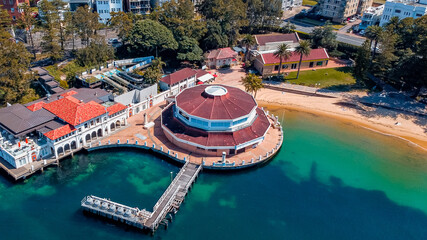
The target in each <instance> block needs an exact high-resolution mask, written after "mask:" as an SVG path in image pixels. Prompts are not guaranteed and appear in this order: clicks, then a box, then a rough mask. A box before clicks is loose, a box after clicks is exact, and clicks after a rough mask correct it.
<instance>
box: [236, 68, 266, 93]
mask: <svg viewBox="0 0 427 240" xmlns="http://www.w3.org/2000/svg"><path fill="white" fill-rule="evenodd" d="M240 83H242V84H243V86H244V87H245V91H246V92H251V93H253V94H254V98H256V94H257V92H258V91H259V90H260V89H261V88H263V87H264V85H263V84H262V79H261V78H260V77H258V76H257V75H255V74H253V73H250V74H248V75H246V76H245V77H242V79H241V80H240Z"/></svg>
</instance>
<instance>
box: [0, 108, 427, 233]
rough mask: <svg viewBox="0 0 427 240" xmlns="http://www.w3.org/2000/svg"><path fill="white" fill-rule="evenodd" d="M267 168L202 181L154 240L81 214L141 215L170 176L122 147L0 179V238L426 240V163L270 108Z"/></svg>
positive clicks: (374, 138)
mask: <svg viewBox="0 0 427 240" xmlns="http://www.w3.org/2000/svg"><path fill="white" fill-rule="evenodd" d="M270 110H272V111H274V112H275V113H276V115H278V116H280V117H282V118H284V125H285V141H284V146H283V147H282V149H281V150H280V152H279V153H278V155H277V156H276V157H275V158H274V159H273V160H272V161H271V162H269V163H268V164H266V165H264V166H262V167H258V168H253V169H249V170H244V171H239V172H229V173H213V172H203V173H202V174H201V175H200V177H199V179H198V181H197V182H196V183H195V185H194V188H193V189H192V191H191V192H190V193H189V195H188V196H187V198H186V201H185V203H184V204H183V205H182V207H181V210H180V211H179V212H178V214H177V215H176V217H175V219H174V222H173V223H172V224H170V225H169V228H168V230H166V231H165V230H164V229H162V228H160V229H159V230H158V231H157V232H156V234H155V236H154V237H152V236H149V235H144V234H141V233H140V232H138V231H135V230H133V229H129V228H126V227H124V226H118V225H115V224H111V223H107V222H105V221H103V220H100V219H98V218H94V217H91V216H86V215H84V214H83V213H82V211H81V210H80V200H81V199H82V198H83V197H84V196H85V195H88V194H94V195H97V196H100V197H107V198H110V199H111V200H113V201H117V202H120V203H124V204H127V205H130V206H136V207H139V208H147V209H148V210H151V208H152V206H153V205H154V204H155V202H156V201H157V199H158V198H159V197H160V196H161V194H162V193H163V190H165V189H166V187H167V186H168V184H169V182H170V172H174V173H176V172H178V171H179V167H177V166H175V165H173V164H171V163H169V162H166V161H162V160H161V159H159V158H158V157H156V156H152V155H150V154H148V153H144V152H140V151H136V150H129V149H125V150H122V151H119V150H110V151H108V152H105V151H104V152H95V153H91V154H78V155H76V156H74V157H73V158H72V159H66V160H64V161H62V162H61V167H60V168H49V169H47V170H46V171H45V172H44V173H42V174H39V175H36V176H33V177H31V178H30V179H28V180H26V181H25V182H23V183H18V184H13V183H11V182H9V181H8V180H6V179H5V178H4V177H0V203H1V204H0V239H43V240H47V239H81V240H82V239H135V238H141V239H149V238H150V239H151V238H154V239H200V238H202V239H427V161H426V160H427V155H426V153H425V152H421V151H419V150H417V149H416V148H415V147H413V146H411V145H410V144H408V143H407V142H404V141H401V140H398V139H395V138H391V137H386V136H382V135H379V134H376V133H372V132H370V131H368V130H365V129H363V128H359V127H355V126H352V125H349V124H345V123H342V122H339V121H335V120H332V119H328V118H324V117H318V116H314V115H310V114H305V113H299V112H291V111H287V112H283V111H280V110H274V109H270Z"/></svg>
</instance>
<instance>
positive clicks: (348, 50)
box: [337, 42, 360, 59]
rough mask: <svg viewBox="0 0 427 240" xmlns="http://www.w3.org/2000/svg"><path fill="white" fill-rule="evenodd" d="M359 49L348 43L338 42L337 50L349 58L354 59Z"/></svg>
mask: <svg viewBox="0 0 427 240" xmlns="http://www.w3.org/2000/svg"><path fill="white" fill-rule="evenodd" d="M359 48H360V47H358V46H355V45H351V44H348V43H343V42H338V46H337V50H338V51H340V52H343V53H345V54H346V55H347V56H348V57H350V58H353V59H354V58H355V57H356V53H357V51H358V50H359Z"/></svg>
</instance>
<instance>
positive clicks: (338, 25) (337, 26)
mask: <svg viewBox="0 0 427 240" xmlns="http://www.w3.org/2000/svg"><path fill="white" fill-rule="evenodd" d="M344 26H345V24H334V25H332V27H333V28H335V29H336V30H339V29H341V28H342V27H344Z"/></svg>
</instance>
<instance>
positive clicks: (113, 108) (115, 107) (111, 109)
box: [107, 103, 127, 116]
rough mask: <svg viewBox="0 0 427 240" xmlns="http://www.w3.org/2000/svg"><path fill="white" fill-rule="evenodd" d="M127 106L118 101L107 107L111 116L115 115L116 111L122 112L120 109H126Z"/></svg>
mask: <svg viewBox="0 0 427 240" xmlns="http://www.w3.org/2000/svg"><path fill="white" fill-rule="evenodd" d="M126 108H127V107H126V106H125V105H123V104H121V103H116V104H114V105H112V106H110V107H108V108H107V112H108V115H109V116H111V115H113V114H114V113H117V112H120V111H122V110H125V109H126Z"/></svg>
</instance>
